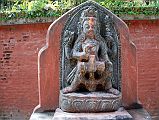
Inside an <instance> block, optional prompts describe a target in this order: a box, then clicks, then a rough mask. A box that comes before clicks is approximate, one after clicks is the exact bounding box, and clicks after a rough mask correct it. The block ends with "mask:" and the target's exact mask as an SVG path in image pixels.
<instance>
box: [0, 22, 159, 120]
mask: <svg viewBox="0 0 159 120" xmlns="http://www.w3.org/2000/svg"><path fill="white" fill-rule="evenodd" d="M126 23H127V24H128V26H129V28H130V33H131V40H132V41H133V42H134V43H135V45H136V48H137V63H138V79H137V83H138V84H137V88H138V89H137V94H138V99H139V101H140V102H141V103H142V104H143V106H144V107H145V108H146V109H147V110H148V111H149V112H151V114H152V115H155V116H157V115H158V116H159V112H158V111H159V87H158V86H159V76H158V73H159V57H158V55H159V34H158V33H159V27H158V26H159V20H154V21H150V20H149V21H146V20H145V21H144V20H140V21H126ZM49 25H50V23H44V24H26V25H10V26H0V116H1V117H0V118H11V117H12V119H13V120H14V119H15V120H17V118H19V119H20V120H23V119H24V118H27V119H28V118H29V117H28V116H29V115H30V114H31V112H32V111H33V109H34V107H35V106H36V105H38V80H37V77H38V76H37V58H38V51H39V49H40V48H41V47H42V46H44V44H45V36H46V32H47V29H48V27H49Z"/></svg>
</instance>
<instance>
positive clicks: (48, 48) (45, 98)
mask: <svg viewBox="0 0 159 120" xmlns="http://www.w3.org/2000/svg"><path fill="white" fill-rule="evenodd" d="M88 6H94V7H95V8H96V9H98V10H100V11H101V12H103V13H104V14H106V15H108V16H110V18H111V20H112V22H113V23H112V24H113V25H114V26H115V28H116V31H117V32H118V33H119V36H118V38H119V40H120V44H119V48H120V46H121V55H120V53H118V55H119V56H121V58H120V59H121V64H120V62H119V63H118V64H119V67H121V71H119V74H120V75H121V76H119V78H121V79H122V80H121V91H122V98H123V104H124V106H130V105H131V104H133V103H136V102H137V94H136V93H137V91H136V90H137V89H136V86H137V85H136V84H137V83H136V81H137V80H136V79H137V75H136V74H137V72H136V70H137V68H136V49H135V46H134V45H133V43H132V42H131V41H130V40H129V30H128V27H127V25H126V24H125V23H124V22H123V21H122V20H121V19H120V18H118V17H117V16H116V15H114V14H113V13H112V12H110V11H109V10H108V9H106V8H104V7H102V6H100V5H99V4H97V3H95V2H93V1H88V2H85V3H83V4H81V5H79V6H77V7H75V8H73V9H72V10H70V11H68V12H67V13H65V14H64V15H63V16H61V17H60V18H58V19H57V20H56V21H54V22H53V23H52V24H51V25H50V27H49V29H48V32H47V36H46V45H45V46H44V47H43V48H42V49H41V50H40V51H39V55H38V83H39V105H38V106H37V107H36V108H35V110H39V111H44V110H52V109H53V110H55V109H56V108H57V107H58V106H59V93H60V92H59V91H60V56H61V53H62V52H60V51H61V50H60V49H61V48H62V47H61V45H62V44H61V42H62V40H63V36H61V35H63V34H64V31H65V30H69V31H71V30H70V29H67V28H66V26H67V25H68V24H69V21H68V19H71V18H72V19H73V18H74V16H76V15H80V12H79V11H81V10H83V9H85V7H88ZM71 16H72V17H71ZM77 21H78V20H77ZM74 23H75V24H77V23H78V22H74ZM73 28H74V27H73V26H72V29H73ZM103 29H104V28H103ZM74 31H75V33H76V32H78V31H77V30H76V29H75V30H74ZM72 34H73V33H72ZM102 36H104V35H102ZM75 37H76V36H75ZM116 37H117V36H116ZM120 72H121V73H120ZM118 84H120V83H118Z"/></svg>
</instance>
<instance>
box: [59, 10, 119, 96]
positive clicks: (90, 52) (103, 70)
mask: <svg viewBox="0 0 159 120" xmlns="http://www.w3.org/2000/svg"><path fill="white" fill-rule="evenodd" d="M99 24H100V23H99V20H98V14H97V12H96V11H95V10H94V9H93V8H89V9H87V10H84V11H83V12H82V14H81V17H80V26H81V32H80V34H79V35H78V38H77V40H75V43H74V45H73V49H72V50H71V53H69V54H71V55H70V56H71V58H72V59H74V60H76V61H77V65H76V67H75V68H74V69H73V70H72V71H71V72H70V73H69V74H68V75H67V78H66V79H67V81H68V82H69V83H70V85H69V86H67V87H65V88H63V90H62V91H63V93H65V94H66V93H71V92H76V91H84V90H85V91H90V92H95V91H106V92H108V93H112V94H115V95H117V94H119V91H118V90H116V89H114V88H113V87H112V79H113V77H112V76H113V64H112V62H111V61H110V58H109V56H108V46H107V43H106V41H107V40H105V39H104V38H103V37H102V36H101V35H100V27H99ZM73 73H74V77H72V75H73ZM71 78H73V79H71Z"/></svg>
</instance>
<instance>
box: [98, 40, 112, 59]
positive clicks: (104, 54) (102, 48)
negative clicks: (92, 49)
mask: <svg viewBox="0 0 159 120" xmlns="http://www.w3.org/2000/svg"><path fill="white" fill-rule="evenodd" d="M99 49H100V58H101V59H102V60H103V61H105V62H109V61H110V60H109V56H108V47H107V44H106V43H105V42H104V41H101V43H100V48H99Z"/></svg>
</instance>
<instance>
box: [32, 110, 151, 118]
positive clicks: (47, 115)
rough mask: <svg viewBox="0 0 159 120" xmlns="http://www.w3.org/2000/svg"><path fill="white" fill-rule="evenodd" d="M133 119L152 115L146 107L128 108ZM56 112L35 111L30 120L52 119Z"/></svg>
mask: <svg viewBox="0 0 159 120" xmlns="http://www.w3.org/2000/svg"><path fill="white" fill-rule="evenodd" d="M128 112H129V113H130V115H131V116H132V117H133V120H151V117H150V115H149V114H148V113H147V111H146V110H144V109H132V110H128ZM53 116H54V112H42V113H33V114H32V115H31V118H30V120H52V119H53Z"/></svg>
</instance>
